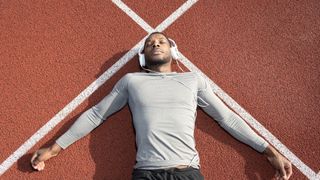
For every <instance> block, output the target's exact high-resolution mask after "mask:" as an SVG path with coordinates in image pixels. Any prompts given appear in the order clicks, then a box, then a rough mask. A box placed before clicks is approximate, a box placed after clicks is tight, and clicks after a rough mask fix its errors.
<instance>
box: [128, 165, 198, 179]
mask: <svg viewBox="0 0 320 180" xmlns="http://www.w3.org/2000/svg"><path fill="white" fill-rule="evenodd" d="M132 180H204V177H203V175H202V174H201V172H200V170H199V169H196V168H193V167H188V168H183V169H178V168H170V169H156V170H147V169H133V172H132Z"/></svg>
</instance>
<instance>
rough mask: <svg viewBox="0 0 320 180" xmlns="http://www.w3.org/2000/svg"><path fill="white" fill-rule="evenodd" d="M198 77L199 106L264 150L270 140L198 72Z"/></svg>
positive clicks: (228, 129) (248, 143) (237, 134)
mask: <svg viewBox="0 0 320 180" xmlns="http://www.w3.org/2000/svg"><path fill="white" fill-rule="evenodd" d="M197 77H198V104H200V105H199V106H200V107H201V108H202V109H203V110H204V111H205V112H206V113H207V114H208V115H210V116H211V117H212V118H213V119H214V120H216V121H217V122H218V124H219V125H220V126H221V127H222V128H224V129H225V130H226V131H227V132H228V133H230V134H231V135H232V136H233V137H235V138H236V139H238V140H239V141H241V142H243V143H245V144H247V145H249V146H251V147H252V148H253V149H255V150H257V151H258V152H263V151H264V150H265V148H266V147H267V146H268V145H269V144H268V142H267V141H265V140H264V139H263V138H262V137H260V136H259V135H258V134H257V133H255V132H254V131H253V130H252V129H251V128H250V126H249V125H248V124H247V123H246V122H245V121H244V120H243V119H241V118H240V116H239V115H237V114H236V113H234V112H233V111H232V110H231V109H229V108H228V107H227V105H225V104H224V103H223V102H222V101H221V100H220V99H219V98H218V97H217V96H216V95H215V94H214V92H213V91H212V88H211V86H210V84H209V82H208V81H207V80H206V79H205V78H204V77H203V76H202V75H200V74H197Z"/></svg>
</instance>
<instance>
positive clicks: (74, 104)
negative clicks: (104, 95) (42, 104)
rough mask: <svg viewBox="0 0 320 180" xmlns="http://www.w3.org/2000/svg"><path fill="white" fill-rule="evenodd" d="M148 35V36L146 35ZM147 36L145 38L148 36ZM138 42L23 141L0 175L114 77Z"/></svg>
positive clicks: (5, 162)
mask: <svg viewBox="0 0 320 180" xmlns="http://www.w3.org/2000/svg"><path fill="white" fill-rule="evenodd" d="M146 37H147V36H146ZM146 37H145V38H146ZM145 38H143V39H142V40H141V41H140V42H138V43H137V44H136V45H135V46H134V47H133V48H132V49H131V50H130V51H128V52H127V53H126V54H125V55H124V56H122V57H121V58H120V59H119V60H118V61H117V62H116V63H115V64H113V65H112V66H111V67H110V68H109V69H108V70H106V71H105V72H104V73H103V74H102V75H101V76H100V77H99V78H98V79H96V80H95V81H94V82H92V83H91V84H90V85H89V86H88V87H87V88H86V89H84V90H83V91H82V92H81V93H80V94H79V95H78V96H77V97H76V98H74V99H73V100H72V101H71V102H70V103H69V104H68V105H66V106H65V107H64V108H63V109H62V110H60V112H58V113H57V114H56V115H55V116H54V117H53V118H52V119H50V120H49V121H48V122H47V123H46V124H45V125H44V126H42V127H41V128H40V129H39V130H38V131H37V132H36V133H34V134H33V135H32V136H31V137H30V138H29V139H28V140H27V141H26V142H25V143H23V144H22V145H21V146H20V147H19V148H18V149H17V150H16V151H15V152H14V153H13V154H11V155H10V156H9V157H8V158H7V159H6V160H5V161H4V162H3V163H2V164H1V165H0V176H1V175H2V174H3V173H4V172H5V171H7V170H8V169H9V168H10V167H11V166H12V165H13V164H14V163H15V162H16V161H17V160H18V159H19V158H20V157H21V156H23V155H24V154H25V153H27V152H28V151H29V150H30V149H31V148H32V147H33V146H34V145H35V144H36V143H37V142H38V141H40V140H41V139H42V138H43V137H44V136H45V135H46V134H48V133H49V132H50V131H51V130H52V129H53V128H54V127H55V126H56V125H57V124H59V123H60V122H61V121H62V120H63V119H64V118H65V117H66V116H68V115H69V114H70V113H71V112H72V111H73V110H74V109H76V108H77V107H78V106H79V105H80V104H81V103H82V102H83V101H84V100H85V99H87V98H88V97H89V96H90V95H91V94H92V93H94V92H95V91H96V90H97V89H98V88H99V87H100V86H101V85H103V84H104V83H105V82H106V81H107V80H108V79H109V78H110V77H112V76H113V75H114V74H115V73H116V72H117V71H118V70H119V69H120V68H121V67H123V66H124V65H125V64H126V63H127V62H128V61H129V60H131V59H132V58H133V57H134V56H135V55H136V54H137V52H138V51H139V48H140V47H141V46H142V45H143V43H144V39H145Z"/></svg>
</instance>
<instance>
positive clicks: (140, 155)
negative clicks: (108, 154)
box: [56, 72, 268, 169]
mask: <svg viewBox="0 0 320 180" xmlns="http://www.w3.org/2000/svg"><path fill="white" fill-rule="evenodd" d="M126 103H129V107H130V110H131V112H132V115H133V124H134V128H135V130H136V144H137V155H136V165H135V166H134V168H143V169H159V168H169V167H174V166H177V165H190V166H192V167H195V168H199V167H200V159H199V154H198V152H197V150H196V148H195V146H196V144H195V139H194V128H195V120H196V115H197V113H196V109H197V106H198V105H199V106H200V107H201V108H202V109H203V110H204V111H205V112H206V113H207V114H208V115H210V116H211V117H212V118H213V119H214V120H216V121H217V122H218V123H219V125H220V126H221V127H223V128H224V129H225V130H226V131H228V132H229V133H230V134H231V135H232V136H234V137H235V138H237V139H238V140H240V141H241V142H244V143H246V144H248V145H250V146H251V147H252V148H254V149H255V150H257V151H258V152H262V151H264V149H265V148H266V147H267V146H268V143H267V142H266V141H265V140H264V139H262V138H261V137H260V136H258V135H257V134H256V133H255V132H254V131H253V130H252V129H251V128H250V127H249V126H248V125H247V124H246V123H245V122H244V121H243V120H242V119H241V118H240V117H239V116H238V115H237V114H235V113H234V112H233V111H231V110H230V109H229V108H228V107H227V106H226V105H225V104H224V103H223V102H222V101H221V100H220V99H219V98H218V97H217V96H216V95H215V94H214V93H213V91H212V89H211V88H210V85H209V83H208V82H207V81H206V80H205V79H204V78H203V77H202V76H201V75H200V74H198V73H196V72H185V73H176V72H169V73H144V72H136V73H128V74H126V75H125V76H123V77H122V78H121V79H120V80H119V81H118V82H117V83H116V85H115V86H114V88H113V90H112V91H111V93H109V94H108V95H107V96H106V97H105V98H103V99H102V100H101V101H100V102H99V103H98V104H96V105H95V106H92V108H90V109H88V110H87V111H86V112H84V113H83V114H82V115H81V116H80V117H79V118H78V119H77V120H76V122H75V123H74V124H73V125H72V126H71V127H70V129H69V130H68V131H67V132H65V133H64V134H63V135H62V136H61V137H59V138H58V139H57V140H56V143H57V144H58V145H60V146H61V147H62V148H63V149H65V148H67V147H68V146H69V145H71V144H72V143H74V142H75V141H76V140H78V139H80V138H81V137H83V136H85V135H87V134H88V133H89V132H91V131H92V130H93V129H94V128H96V127H97V126H99V125H100V124H101V123H103V122H104V120H106V119H107V118H108V117H109V116H110V115H111V114H113V113H114V112H116V111H118V110H120V109H121V108H122V107H124V106H125V105H126Z"/></svg>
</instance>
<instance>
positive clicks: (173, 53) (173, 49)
mask: <svg viewBox="0 0 320 180" xmlns="http://www.w3.org/2000/svg"><path fill="white" fill-rule="evenodd" d="M169 41H170V42H171V48H170V51H171V56H172V58H173V59H176V60H177V59H179V58H180V55H179V54H180V53H179V51H178V46H177V44H176V42H174V40H172V39H170V38H169Z"/></svg>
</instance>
